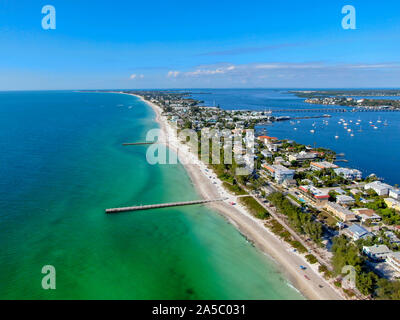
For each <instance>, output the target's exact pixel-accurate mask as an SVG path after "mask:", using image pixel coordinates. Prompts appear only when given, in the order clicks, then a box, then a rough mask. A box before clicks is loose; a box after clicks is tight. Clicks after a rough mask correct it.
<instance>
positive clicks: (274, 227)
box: [265, 219, 307, 253]
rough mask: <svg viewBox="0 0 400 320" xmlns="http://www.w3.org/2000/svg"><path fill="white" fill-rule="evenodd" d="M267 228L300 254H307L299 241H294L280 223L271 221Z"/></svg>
mask: <svg viewBox="0 0 400 320" xmlns="http://www.w3.org/2000/svg"><path fill="white" fill-rule="evenodd" d="M265 226H266V227H267V228H269V229H270V230H271V231H272V232H273V233H274V234H276V235H277V236H278V237H280V238H282V239H283V240H284V241H285V242H287V243H289V244H290V245H291V246H292V247H293V248H295V249H297V251H299V252H300V253H306V252H307V249H306V248H305V247H304V246H303V245H302V244H301V243H300V242H299V241H297V240H294V239H293V237H292V236H291V234H290V233H289V232H288V231H287V230H286V229H285V228H284V227H283V226H282V225H281V224H280V223H279V222H278V221H276V220H274V219H271V220H270V221H269V222H268V224H266V225H265Z"/></svg>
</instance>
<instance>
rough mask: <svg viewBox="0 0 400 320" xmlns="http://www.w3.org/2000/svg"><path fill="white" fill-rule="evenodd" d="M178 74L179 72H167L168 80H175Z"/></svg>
mask: <svg viewBox="0 0 400 320" xmlns="http://www.w3.org/2000/svg"><path fill="white" fill-rule="evenodd" d="M179 74H180V72H179V71H169V72H168V74H167V77H168V78H176V77H177V76H178V75H179Z"/></svg>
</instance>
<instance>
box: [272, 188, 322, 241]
mask: <svg viewBox="0 0 400 320" xmlns="http://www.w3.org/2000/svg"><path fill="white" fill-rule="evenodd" d="M268 200H269V201H271V203H272V204H273V205H274V206H275V207H276V208H278V210H279V211H280V212H281V213H283V214H285V215H286V216H287V217H288V219H289V222H290V224H291V225H292V226H293V227H294V228H295V229H296V230H297V231H298V232H300V233H302V234H307V235H308V236H309V237H310V238H311V239H312V240H313V241H314V242H315V243H317V244H320V243H321V240H322V225H321V223H319V222H317V221H314V220H313V217H312V215H311V214H308V213H305V212H302V211H301V210H300V208H298V207H296V206H294V205H293V204H292V203H291V202H290V201H289V200H288V199H287V198H286V197H285V196H284V195H283V194H282V193H279V192H274V193H272V194H271V195H270V196H268Z"/></svg>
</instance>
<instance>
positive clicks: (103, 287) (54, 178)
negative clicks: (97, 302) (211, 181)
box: [0, 92, 302, 299]
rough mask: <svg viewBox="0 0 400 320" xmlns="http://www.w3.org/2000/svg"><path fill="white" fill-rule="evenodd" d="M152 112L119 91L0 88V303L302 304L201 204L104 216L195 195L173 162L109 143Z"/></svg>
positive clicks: (135, 136)
mask: <svg viewBox="0 0 400 320" xmlns="http://www.w3.org/2000/svg"><path fill="white" fill-rule="evenodd" d="M153 119H154V114H153V112H152V110H151V109H150V108H149V107H147V106H146V105H145V104H144V103H142V102H141V101H139V100H138V99H137V98H134V97H131V96H127V95H119V94H106V93H78V92H5V93H0V150H1V151H0V163H1V166H0V178H1V179H0V299H302V296H301V295H300V294H299V293H298V292H296V291H295V290H294V289H292V288H291V287H290V285H289V284H288V281H287V280H286V279H285V277H284V276H283V275H282V274H281V273H280V272H279V270H278V267H277V266H276V265H275V264H274V263H273V262H272V261H271V260H270V259H269V258H268V257H266V256H265V255H263V254H262V253H260V252H259V251H258V250H256V249H255V248H254V247H252V246H251V244H250V243H248V242H247V241H246V240H245V238H244V237H242V236H241V235H240V234H239V232H238V231H237V230H236V229H235V228H234V227H233V226H232V225H230V224H229V223H227V221H225V220H224V219H223V218H222V217H221V216H219V215H218V214H217V213H215V212H212V211H210V210H209V209H208V208H206V207H203V206H193V207H185V208H170V209H162V210H150V211H144V212H138V213H125V214H119V215H106V214H104V209H105V208H110V207H119V206H127V205H135V204H146V203H158V202H163V201H178V200H192V199H198V198H199V196H198V195H197V194H196V192H195V190H194V187H193V186H192V184H191V182H190V180H189V178H188V175H187V174H186V172H185V171H184V169H183V167H182V166H181V165H180V164H178V165H163V166H160V165H154V166H152V165H150V164H148V163H147V162H146V158H145V152H146V149H145V148H144V147H122V146H121V143H123V142H126V141H138V140H139V141H140V140H143V139H144V137H145V134H146V132H147V130H149V129H151V128H155V127H157V124H156V123H155V122H154V120H153ZM44 265H53V266H54V267H55V268H56V274H57V277H56V279H57V282H56V284H57V289H56V290H50V291H46V290H43V289H42V288H41V280H42V277H43V275H42V274H41V269H42V267H43V266H44Z"/></svg>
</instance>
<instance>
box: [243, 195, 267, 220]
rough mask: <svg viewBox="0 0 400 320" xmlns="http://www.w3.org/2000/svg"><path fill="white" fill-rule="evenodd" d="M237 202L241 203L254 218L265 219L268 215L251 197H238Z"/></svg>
mask: <svg viewBox="0 0 400 320" xmlns="http://www.w3.org/2000/svg"><path fill="white" fill-rule="evenodd" d="M239 202H240V203H241V204H243V205H244V206H245V207H246V208H247V209H248V210H249V211H250V212H251V213H252V214H253V215H254V216H255V217H256V218H259V219H267V218H269V216H270V215H269V213H268V211H267V210H266V209H265V208H264V207H263V206H262V205H260V204H259V203H258V202H257V200H255V199H254V198H253V197H243V198H240V199H239Z"/></svg>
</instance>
